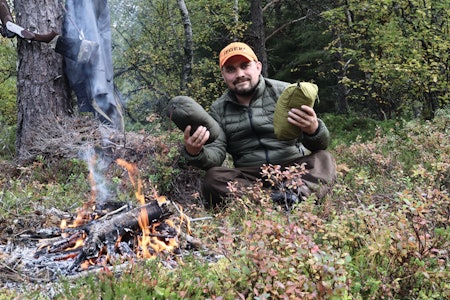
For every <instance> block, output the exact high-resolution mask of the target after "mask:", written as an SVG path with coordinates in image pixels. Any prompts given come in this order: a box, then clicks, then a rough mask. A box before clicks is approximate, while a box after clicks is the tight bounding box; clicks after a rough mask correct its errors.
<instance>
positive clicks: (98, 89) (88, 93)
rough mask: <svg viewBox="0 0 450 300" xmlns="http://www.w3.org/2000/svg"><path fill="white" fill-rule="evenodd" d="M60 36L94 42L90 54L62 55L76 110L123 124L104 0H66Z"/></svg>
mask: <svg viewBox="0 0 450 300" xmlns="http://www.w3.org/2000/svg"><path fill="white" fill-rule="evenodd" d="M65 13H66V14H65V18H64V25H63V36H66V37H69V38H79V39H81V40H88V41H93V42H96V43H97V44H98V46H99V47H98V48H97V49H96V50H95V51H94V53H93V54H92V56H91V58H90V59H89V61H87V62H83V63H80V62H78V61H75V60H71V59H69V58H65V72H66V75H67V78H68V80H69V85H70V87H71V88H72V90H73V91H74V92H75V95H76V97H77V101H78V109H79V111H80V112H93V113H94V114H96V115H98V117H99V118H100V119H101V120H103V121H105V122H107V123H111V124H112V125H114V126H115V127H117V128H120V129H122V128H123V117H122V106H121V101H120V99H119V97H118V96H117V94H116V93H115V92H114V82H113V75H114V73H113V63H112V49H111V27H110V13H109V6H108V1H107V0H66V5H65Z"/></svg>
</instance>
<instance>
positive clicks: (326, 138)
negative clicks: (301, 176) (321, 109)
mask: <svg viewBox="0 0 450 300" xmlns="http://www.w3.org/2000/svg"><path fill="white" fill-rule="evenodd" d="M318 121H319V127H318V128H317V131H316V132H315V133H314V134H312V135H309V134H303V135H302V137H301V143H302V144H303V146H305V148H307V149H308V150H310V151H317V150H326V149H327V148H328V145H329V144H330V132H329V131H328V128H327V126H325V123H324V122H323V121H322V120H321V119H318Z"/></svg>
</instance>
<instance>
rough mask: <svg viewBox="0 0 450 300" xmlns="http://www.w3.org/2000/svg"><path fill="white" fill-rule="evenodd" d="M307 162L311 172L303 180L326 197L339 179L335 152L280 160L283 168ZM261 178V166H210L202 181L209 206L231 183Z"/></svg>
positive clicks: (219, 201) (221, 199) (252, 181)
mask: <svg viewBox="0 0 450 300" xmlns="http://www.w3.org/2000/svg"><path fill="white" fill-rule="evenodd" d="M303 163H306V165H305V168H306V169H307V170H308V173H307V174H305V175H303V176H302V181H303V183H304V184H306V186H307V187H308V188H309V189H310V190H311V191H312V192H314V193H316V194H317V196H318V197H319V198H321V197H323V196H324V195H325V194H326V192H327V191H328V189H329V186H330V185H331V184H333V183H334V181H335V180H336V162H335V160H334V158H333V156H332V155H331V154H330V153H329V152H328V151H325V150H320V151H317V152H313V153H311V154H310V155H306V156H303V157H300V158H298V159H295V160H291V161H287V162H285V163H283V164H280V165H281V167H282V169H283V170H284V168H285V167H288V166H292V165H294V164H303ZM260 178H261V166H257V167H242V168H227V167H213V168H211V169H209V170H208V171H207V172H206V174H205V178H204V181H203V185H202V194H203V197H204V199H205V201H206V202H205V205H206V206H208V207H209V206H215V205H217V204H220V203H221V202H222V201H223V198H224V197H226V196H227V194H228V193H229V191H228V188H227V183H228V182H229V181H237V182H238V183H239V184H241V185H243V186H249V185H252V184H253V183H254V182H255V181H256V180H257V179H260Z"/></svg>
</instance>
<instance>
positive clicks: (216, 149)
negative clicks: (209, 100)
mask: <svg viewBox="0 0 450 300" xmlns="http://www.w3.org/2000/svg"><path fill="white" fill-rule="evenodd" d="M288 84H289V83H287V82H282V81H277V80H273V79H267V78H263V77H262V76H261V78H260V81H259V83H258V87H257V90H256V93H255V96H254V97H253V99H252V101H251V103H250V106H248V107H247V106H244V105H241V104H239V103H238V102H237V100H236V98H235V96H234V95H233V93H232V92H230V91H227V92H226V93H225V94H223V95H222V96H221V97H220V98H219V99H217V100H216V101H215V102H214V103H213V104H212V105H211V107H210V112H209V113H210V115H211V116H212V117H213V118H214V119H215V120H216V121H217V122H218V123H219V124H220V126H221V127H222V129H223V132H221V133H220V135H219V137H218V138H217V139H216V140H215V141H214V142H212V143H210V144H207V145H205V146H204V147H203V150H202V151H201V152H200V154H198V155H197V156H191V155H189V154H188V153H187V152H186V150H185V149H184V151H182V153H183V156H184V157H185V158H186V159H187V161H188V163H190V164H191V165H194V166H196V167H199V168H201V169H205V170H207V169H209V168H211V167H214V166H220V165H222V163H223V162H224V160H225V158H226V153H227V152H228V153H229V154H230V155H231V156H232V158H233V162H234V166H235V167H250V166H261V165H263V164H273V165H275V164H279V163H281V162H283V161H288V160H291V159H294V158H298V157H300V156H303V155H304V152H303V151H302V150H301V147H299V144H298V142H301V144H303V146H304V147H305V148H307V149H308V150H310V151H316V150H325V149H326V148H327V147H328V144H329V139H330V135H329V132H328V129H327V128H326V126H325V124H324V123H323V122H322V120H320V119H319V128H318V130H317V132H316V133H315V134H314V135H306V134H304V135H303V136H301V137H300V138H299V139H298V140H297V139H293V140H290V141H280V140H278V139H277V138H276V137H275V133H274V129H273V113H274V111H275V105H276V101H277V99H278V97H279V96H280V95H281V93H282V91H283V89H284V88H285V87H286V86H287V85H288ZM286 122H287V121H286Z"/></svg>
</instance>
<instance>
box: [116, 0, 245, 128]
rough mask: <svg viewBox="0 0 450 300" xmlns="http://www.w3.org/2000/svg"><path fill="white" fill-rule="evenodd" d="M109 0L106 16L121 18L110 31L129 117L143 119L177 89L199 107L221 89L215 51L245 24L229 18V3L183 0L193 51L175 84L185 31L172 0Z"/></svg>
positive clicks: (182, 60)
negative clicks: (184, 77) (185, 76)
mask: <svg viewBox="0 0 450 300" xmlns="http://www.w3.org/2000/svg"><path fill="white" fill-rule="evenodd" d="M111 2H112V3H111V7H112V8H111V11H112V18H115V19H120V20H123V22H117V23H116V24H115V25H114V29H115V30H114V32H113V37H114V38H113V41H114V48H115V49H116V51H115V52H114V53H115V57H114V64H115V68H116V70H117V71H116V74H117V76H116V77H115V82H116V84H117V85H118V86H119V89H120V90H121V92H122V93H123V94H124V96H125V100H126V102H127V112H128V116H129V117H130V118H131V121H133V122H141V123H146V118H147V117H148V116H149V115H150V114H152V113H154V112H155V113H157V114H160V115H164V114H165V108H166V105H167V102H168V101H169V99H170V98H171V97H173V96H176V95H179V94H187V95H189V96H191V97H193V98H194V99H196V100H197V101H198V102H199V103H201V104H202V105H203V106H204V107H205V108H207V107H208V106H209V104H210V103H211V102H212V101H213V100H215V99H216V98H217V97H218V96H220V95H221V93H222V92H223V85H222V84H221V82H222V79H221V76H220V71H219V69H218V52H219V51H220V49H221V48H222V47H223V46H224V45H225V43H228V42H229V41H230V40H231V38H232V37H239V36H241V35H242V32H243V30H244V29H245V26H246V24H245V23H244V22H241V21H239V23H238V24H235V23H233V22H230V21H229V20H231V19H233V16H234V14H235V13H234V11H233V3H231V2H229V1H215V2H214V3H211V1H186V5H187V8H188V10H189V17H190V21H191V24H192V31H193V47H194V49H193V50H194V57H193V61H192V63H193V65H192V70H191V74H190V81H189V82H188V83H187V89H185V88H184V87H182V86H181V85H182V84H181V77H182V72H183V66H184V64H185V63H186V62H185V58H186V57H185V49H184V43H185V36H184V26H183V23H182V19H181V16H180V12H179V8H178V3H177V1H152V2H151V3H148V2H146V1H144V2H142V1H139V0H135V1H131V2H127V3H123V2H118V1H111ZM125 20H126V21H125ZM224 24H225V25H224ZM130 28H132V34H130ZM227 35H228V36H227ZM119 49H121V50H120V51H119ZM119 53H120V54H119Z"/></svg>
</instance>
